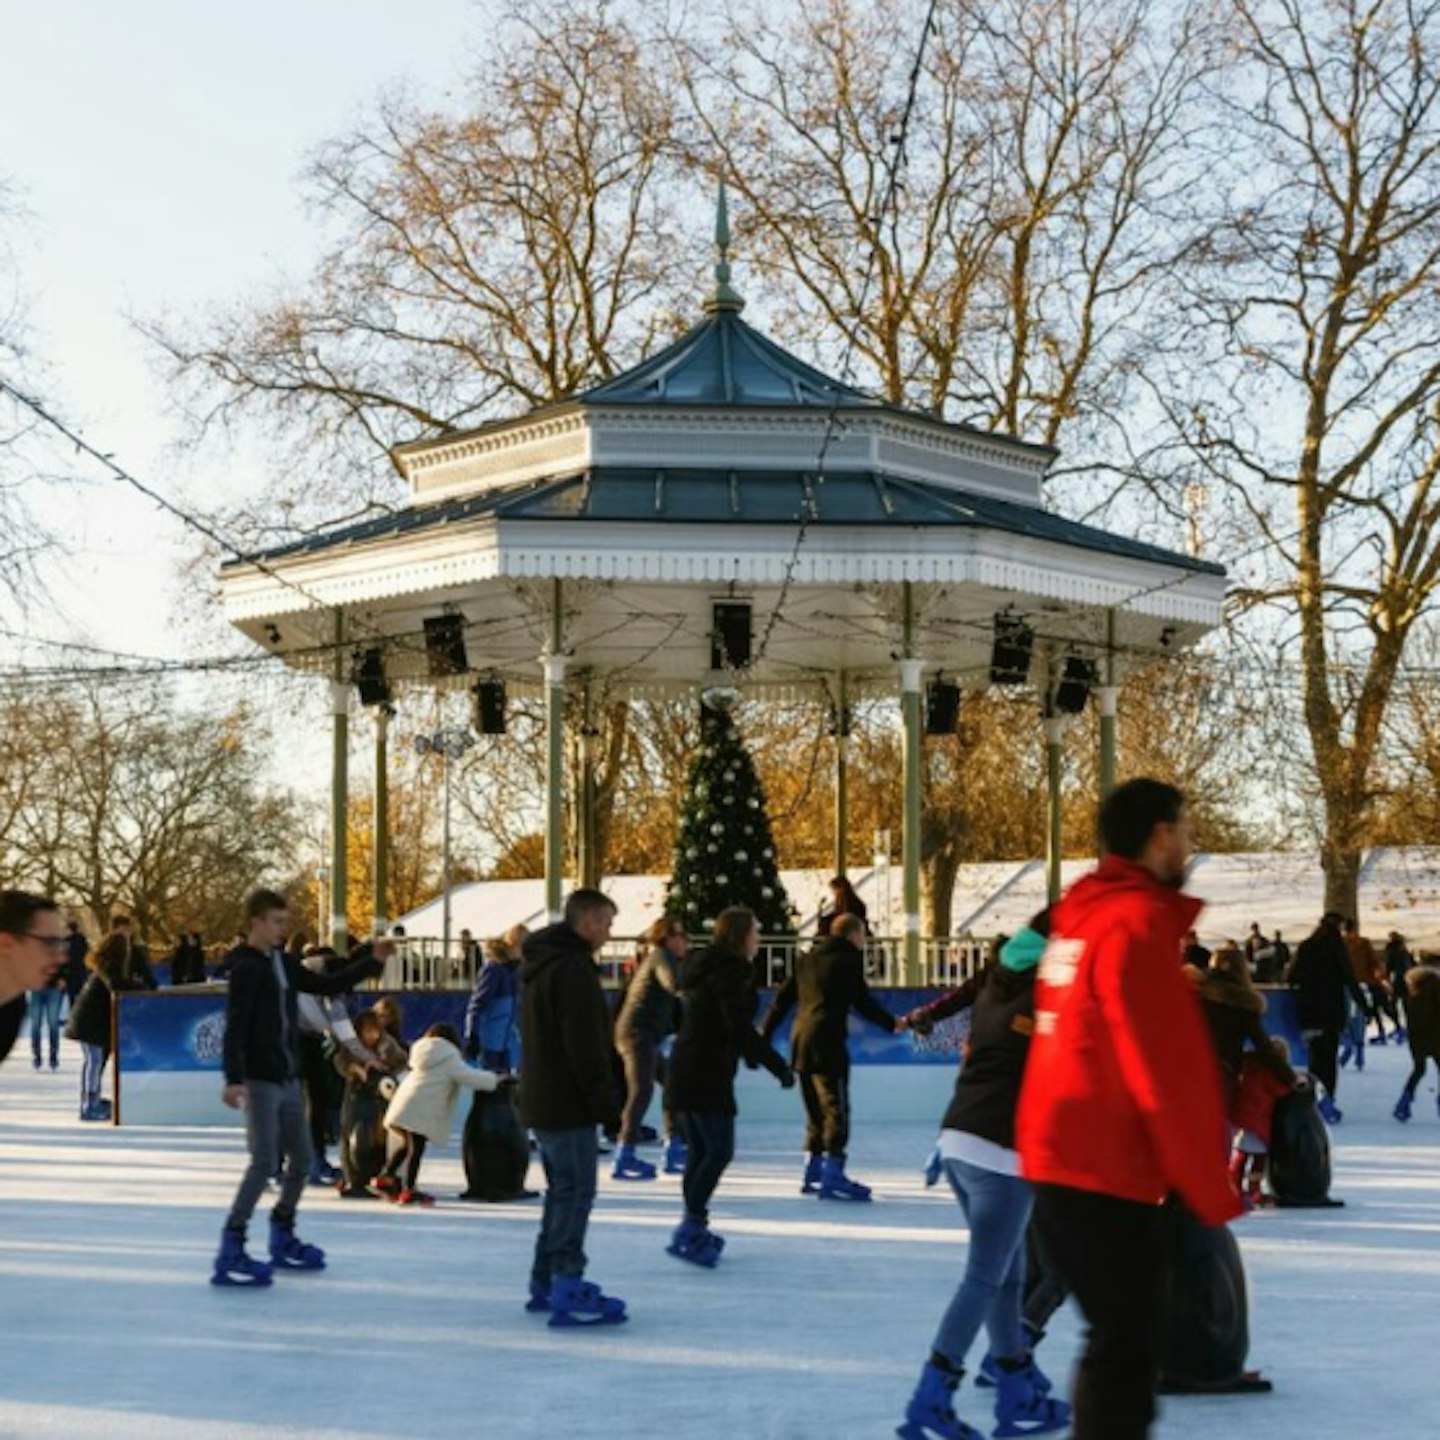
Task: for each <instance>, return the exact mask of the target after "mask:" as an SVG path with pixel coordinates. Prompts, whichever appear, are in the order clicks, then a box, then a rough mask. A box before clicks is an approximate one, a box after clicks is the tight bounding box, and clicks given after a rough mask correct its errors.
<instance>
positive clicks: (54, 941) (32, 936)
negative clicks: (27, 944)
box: [24, 930, 70, 954]
mask: <svg viewBox="0 0 1440 1440" xmlns="http://www.w3.org/2000/svg"><path fill="white" fill-rule="evenodd" d="M24 938H25V939H27V940H38V941H39V942H40V943H41V944H42V945H43V946H45V948H46V949H47V950H54V951H55V952H56V953H57V954H58V953H59V952H60V951H61V950H63V949H64V948H65V947H66V946H67V945H68V944H69V943H70V937H69V936H68V935H42V934H40V932H39V931H38V930H27V931H25V935H24Z"/></svg>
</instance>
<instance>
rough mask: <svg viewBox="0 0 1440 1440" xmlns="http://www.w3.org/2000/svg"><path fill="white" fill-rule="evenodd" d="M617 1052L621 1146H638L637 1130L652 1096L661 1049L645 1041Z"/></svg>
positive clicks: (633, 1043) (653, 1094) (634, 1041)
mask: <svg viewBox="0 0 1440 1440" xmlns="http://www.w3.org/2000/svg"><path fill="white" fill-rule="evenodd" d="M618 1048H619V1051H620V1058H621V1059H622V1060H623V1061H624V1062H625V1111H624V1113H623V1114H622V1115H621V1117H620V1143H621V1144H622V1145H638V1144H639V1143H640V1126H641V1124H642V1122H643V1121H644V1119H645V1112H646V1111H647V1110H648V1109H649V1108H650V1101H651V1100H652V1099H653V1098H654V1096H655V1074H656V1070H657V1068H658V1065H659V1060H660V1047H659V1046H658V1045H655V1044H654V1043H653V1042H651V1041H648V1040H627V1041H626V1042H625V1043H624V1044H622V1045H620V1046H619V1047H618Z"/></svg>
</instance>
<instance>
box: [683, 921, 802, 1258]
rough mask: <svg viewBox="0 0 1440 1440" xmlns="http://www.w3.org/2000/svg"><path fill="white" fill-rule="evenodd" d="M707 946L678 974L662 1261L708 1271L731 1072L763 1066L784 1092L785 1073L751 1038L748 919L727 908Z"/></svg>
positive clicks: (788, 1078)
mask: <svg viewBox="0 0 1440 1440" xmlns="http://www.w3.org/2000/svg"><path fill="white" fill-rule="evenodd" d="M714 933H715V940H714V943H713V944H711V945H707V946H706V947H705V948H704V949H703V950H698V951H695V952H694V953H693V954H691V955H688V956H687V957H686V959H685V963H684V965H683V966H682V967H681V970H680V996H681V1000H682V1002H683V1011H682V1019H681V1022H680V1033H679V1035H678V1036H677V1037H676V1040H675V1050H674V1053H673V1054H672V1055H671V1057H670V1082H669V1089H670V1104H671V1106H672V1107H673V1108H674V1110H675V1114H676V1119H677V1121H678V1123H679V1125H680V1129H681V1133H682V1134H683V1135H684V1136H685V1144H686V1157H685V1178H684V1180H683V1181H682V1182H681V1186H682V1189H683V1191H684V1194H685V1218H684V1220H683V1221H681V1223H680V1225H679V1227H678V1228H677V1229H676V1230H675V1233H674V1234H673V1235H672V1236H671V1237H670V1244H669V1246H668V1247H667V1248H668V1250H669V1252H670V1254H672V1255H674V1256H676V1257H677V1258H678V1259H680V1260H688V1261H690V1262H691V1263H692V1264H694V1265H704V1266H705V1267H707V1268H712V1267H713V1266H714V1265H715V1263H716V1261H718V1260H719V1258H720V1252H721V1250H723V1249H724V1248H725V1242H724V1240H723V1239H721V1237H720V1236H719V1235H716V1234H715V1233H714V1231H712V1230H711V1229H710V1228H709V1218H710V1209H709V1207H710V1197H711V1196H712V1195H713V1194H714V1193H715V1187H716V1186H717V1185H718V1184H719V1183H720V1177H721V1176H722V1175H723V1174H724V1173H725V1167H726V1166H727V1165H729V1163H730V1161H731V1159H732V1157H733V1156H734V1154H735V1069H736V1066H737V1065H738V1063H739V1061H740V1060H741V1059H742V1058H743V1059H744V1061H745V1063H746V1064H747V1065H750V1066H752V1067H753V1066H755V1065H763V1066H764V1067H765V1068H766V1069H767V1070H768V1071H769V1072H770V1073H771V1074H772V1075H774V1076H775V1078H776V1079H777V1080H779V1082H780V1083H781V1084H782V1085H783V1086H785V1088H786V1089H787V1090H788V1089H789V1088H790V1087H791V1086H792V1085H793V1084H794V1083H795V1076H794V1075H793V1074H792V1073H791V1071H790V1067H789V1066H788V1065H787V1064H786V1063H785V1062H784V1060H782V1059H781V1058H780V1056H779V1055H777V1054H776V1053H775V1051H774V1050H772V1049H771V1048H770V1046H769V1045H767V1044H766V1043H765V1041H764V1040H762V1039H761V1038H760V1036H759V1035H758V1034H757V1033H756V1031H755V1027H754V1025H753V1024H752V1023H751V1021H752V1017H753V1016H754V1014H755V990H754V987H753V986H752V985H751V982H750V975H751V961H753V960H754V958H755V955H756V953H757V951H758V950H759V949H760V927H759V924H758V923H757V922H756V919H755V915H754V912H753V911H750V910H747V909H745V908H744V907H743V906H740V905H734V906H731V908H730V909H728V910H725V911H722V912H721V914H720V917H719V919H717V920H716V921H715V932H714Z"/></svg>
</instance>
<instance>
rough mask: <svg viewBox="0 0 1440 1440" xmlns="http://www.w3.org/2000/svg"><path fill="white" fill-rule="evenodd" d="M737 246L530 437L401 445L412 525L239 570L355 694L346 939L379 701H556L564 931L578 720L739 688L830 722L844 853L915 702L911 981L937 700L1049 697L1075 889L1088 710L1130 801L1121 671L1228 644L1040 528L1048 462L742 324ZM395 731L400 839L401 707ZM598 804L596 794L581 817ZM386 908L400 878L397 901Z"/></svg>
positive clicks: (1215, 590) (1126, 570)
mask: <svg viewBox="0 0 1440 1440" xmlns="http://www.w3.org/2000/svg"><path fill="white" fill-rule="evenodd" d="M716 238H717V243H718V247H719V262H718V264H717V265H716V271H715V275H716V284H715V288H714V291H713V293H712V294H711V296H710V298H709V299H708V301H707V302H706V304H705V307H704V316H703V318H702V319H701V320H700V322H699V323H698V324H697V325H695V326H694V327H693V328H692V329H691V330H690V331H688V332H687V333H686V334H685V335H683V336H682V337H681V338H680V339H679V340H677V341H676V342H675V343H673V344H672V345H670V346H668V347H666V348H665V349H663V350H661V351H660V352H659V353H657V354H655V355H652V356H651V357H650V358H648V359H647V360H645V361H644V362H643V363H641V364H640V365H637V366H636V367H635V368H633V369H632V370H629V371H627V372H625V373H623V374H621V375H618V376H616V377H615V378H613V379H611V380H609V381H607V382H606V383H604V384H602V385H599V386H596V387H594V388H593V389H590V390H587V391H584V392H582V393H580V394H577V395H575V396H573V397H571V398H569V399H566V400H562V401H558V402H556V403H554V404H549V405H545V406H542V407H540V408H538V409H536V410H533V411H531V412H530V413H528V414H526V415H524V416H522V417H520V418H517V419H509V420H501V421H496V422H493V423H490V424H486V425H483V426H481V427H479V428H478V429H475V430H470V431H465V432H460V433H451V434H444V435H440V436H438V437H435V438H429V439H424V440H420V441H417V442H415V443H413V444H408V445H404V446H401V447H400V448H399V449H398V450H397V451H396V452H395V458H396V461H397V463H398V465H399V467H400V469H401V472H402V473H403V475H404V476H405V478H406V480H407V482H408V484H409V487H410V496H409V503H408V504H407V505H405V506H404V507H403V508H401V509H399V510H398V511H396V512H394V513H391V514H386V515H384V516H380V517H377V518H373V519H369V520H366V521H364V522H363V523H360V524H351V525H347V526H344V527H341V528H337V529H333V530H330V531H327V532H324V533H321V534H318V535H316V536H314V537H312V538H309V539H306V540H304V541H301V542H298V543H295V544H291V545H286V546H283V547H280V548H277V549H274V550H270V551H268V552H265V553H262V554H259V555H256V556H255V557H253V558H252V559H251V560H248V561H243V562H241V561H237V562H234V563H231V564H229V565H227V566H225V567H224V568H223V570H222V571H221V588H222V594H223V598H224V604H225V609H226V614H227V617H228V618H229V619H230V620H231V622H232V623H233V624H235V625H236V626H238V627H239V628H240V629H241V630H243V631H244V632H245V634H246V635H248V636H249V637H250V638H251V639H252V640H254V641H255V642H256V644H258V645H261V646H263V647H264V648H266V649H267V650H269V651H271V652H272V653H274V654H275V655H277V656H279V657H281V658H282V659H285V660H286V661H287V662H288V663H290V664H292V665H294V666H296V667H297V668H303V669H308V670H310V671H312V672H313V671H316V670H323V671H324V673H326V674H328V675H329V677H330V680H331V689H332V697H333V706H332V708H333V714H334V757H335V762H334V792H333V809H334V812H335V813H334V816H333V820H332V845H333V847H334V853H332V858H331V867H330V868H331V874H332V875H333V876H335V877H338V878H339V880H340V882H341V883H339V884H338V885H337V886H336V893H335V894H334V896H333V899H332V906H331V909H332V912H334V913H333V914H332V922H331V923H332V929H333V930H334V932H335V934H336V938H337V940H340V939H343V936H344V927H345V920H344V910H345V903H344V889H343V876H344V874H345V857H344V848H343V847H344V836H345V824H344V815H345V809H346V803H347V801H346V796H347V781H346V773H345V767H346V763H347V762H346V756H347V752H348V725H349V715H350V710H351V706H352V701H353V698H354V693H355V686H354V683H353V682H355V681H356V680H357V679H358V680H359V681H360V682H361V690H362V698H366V699H369V700H370V701H372V702H373V701H376V700H377V699H380V700H383V698H384V697H385V696H386V694H387V693H388V692H389V691H390V690H391V689H393V688H394V687H397V686H426V687H433V686H436V685H443V686H449V687H454V688H466V689H468V688H472V687H476V686H478V687H481V690H482V694H481V696H480V699H481V700H482V701H483V702H484V703H491V704H493V703H495V701H496V697H498V696H499V695H501V694H502V693H504V692H503V691H502V690H501V688H500V687H502V686H503V687H508V688H509V689H511V690H517V691H519V690H528V689H531V688H539V689H542V690H543V694H544V699H545V717H546V734H547V756H548V763H547V784H546V795H545V836H546V843H545V881H546V889H545V895H546V905H547V908H548V909H549V911H550V912H551V914H552V915H556V914H558V910H559V906H560V902H561V891H562V883H563V876H562V835H563V828H562V826H563V819H564V809H563V807H564V802H565V796H564V793H563V792H564V766H563V757H564V748H563V746H564V737H565V733H566V725H567V720H568V721H569V722H571V723H576V721H577V718H578V720H579V721H580V722H582V723H583V722H584V721H585V720H586V717H588V715H589V713H590V711H591V710H592V708H593V707H595V706H596V705H599V704H603V703H604V702H606V701H609V700H613V699H619V698H625V697H634V696H642V697H643V696H655V695H660V694H675V693H684V692H693V693H698V692H701V691H703V690H704V689H706V688H707V687H713V686H717V685H722V684H723V685H727V686H734V687H736V688H739V689H740V690H742V691H743V692H744V693H745V694H747V695H758V696H761V697H764V696H765V695H767V694H769V695H779V694H784V695H788V696H795V695H800V694H813V695H815V696H816V697H817V698H819V697H822V696H825V697H828V700H829V703H830V705H831V706H832V707H833V713H834V714H835V715H836V716H837V717H838V718H839V721H840V724H839V733H840V735H841V737H842V743H840V744H839V745H837V747H836V748H837V773H836V789H837V812H838V813H837V830H838V831H839V833H841V834H843V833H844V824H845V816H844V793H845V772H844V766H845V760H844V753H845V745H844V743H843V735H844V728H845V720H844V717H845V716H846V714H847V705H848V702H849V701H850V700H851V699H853V698H855V697H858V696H861V695H872V696H873V695H877V694H895V695H898V698H899V702H900V710H901V717H902V728H903V755H904V772H903V791H904V806H903V824H902V844H901V856H902V872H903V908H904V916H905V919H904V926H905V937H904V954H905V973H906V978H907V980H908V981H909V982H910V983H914V981H915V980H916V979H917V978H918V965H919V955H920V814H921V762H922V757H921V734H922V699H923V696H924V692H925V689H926V687H927V685H928V684H934V683H935V682H936V681H941V682H943V683H944V684H949V685H956V686H961V687H974V686H976V685H985V684H990V683H1012V684H1028V685H1030V686H1032V687H1033V689H1034V690H1035V692H1036V693H1037V697H1038V703H1039V704H1040V705H1041V707H1042V709H1043V711H1044V713H1045V715H1046V717H1047V722H1046V743H1047V749H1048V752H1049V767H1050V777H1051V787H1050V788H1051V824H1050V844H1049V862H1050V872H1049V873H1050V877H1051V885H1052V891H1053V887H1054V886H1055V885H1057V884H1058V876H1059V868H1058V867H1059V858H1060V855H1059V814H1060V806H1059V781H1060V743H1061V736H1062V732H1063V725H1064V723H1065V716H1066V713H1067V712H1073V711H1074V710H1075V709H1076V708H1078V706H1083V705H1084V703H1085V700H1086V696H1087V693H1089V692H1090V691H1092V690H1093V692H1094V694H1095V697H1096V700H1097V703H1098V705H1099V711H1100V744H1101V778H1102V785H1105V786H1108V785H1109V784H1111V783H1113V778H1114V763H1115V759H1114V757H1115V699H1116V694H1117V686H1118V681H1119V678H1120V674H1121V669H1122V667H1123V665H1124V664H1127V663H1131V664H1133V663H1135V662H1136V661H1137V660H1143V659H1145V658H1146V657H1151V656H1157V657H1158V656H1163V655H1167V654H1174V653H1176V652H1177V651H1178V650H1179V649H1181V648H1182V647H1184V646H1186V645H1189V644H1192V643H1193V642H1194V641H1195V640H1196V639H1198V638H1199V637H1200V636H1201V635H1203V634H1204V633H1205V632H1206V631H1207V630H1209V629H1211V628H1212V627H1214V626H1215V625H1217V624H1218V623H1219V620H1220V616H1221V606H1222V602H1223V598H1224V592H1225V574H1224V571H1223V570H1222V569H1221V568H1220V567H1218V566H1216V565H1213V564H1210V563H1207V562H1204V561H1200V560H1197V559H1193V558H1191V557H1189V556H1186V555H1183V554H1177V553H1174V552H1171V551H1168V550H1164V549H1160V548H1157V547H1155V546H1152V545H1149V544H1146V543H1143V542H1141V541H1138V540H1135V539H1131V538H1128V537H1126V536H1122V535H1117V534H1112V533H1109V532H1106V531H1104V530H1100V529H1097V528H1094V527H1092V526H1087V525H1082V524H1078V523H1076V522H1074V521H1070V520H1066V519H1064V518H1062V517H1060V516H1058V515H1056V514H1054V513H1052V512H1051V511H1049V510H1047V509H1046V507H1045V503H1044V497H1043V493H1042V482H1043V480H1044V476H1045V474H1046V471H1047V469H1048V468H1049V466H1050V465H1051V464H1052V463H1053V461H1054V459H1055V455H1056V452H1055V451H1054V450H1052V449H1050V448H1047V447H1044V446H1038V445H1034V444H1029V443H1026V442H1024V441H1021V440H1018V439H1015V438H1012V437H1009V436H1005V435H998V434H993V433H990V432H988V431H983V430H979V429H976V428H972V427H969V426H966V425H961V424H952V423H948V422H945V421H942V420H938V419H936V418H935V417H933V416H931V415H927V414H922V413H919V412H914V411H909V410H904V409H900V408H897V407H895V406H893V405H889V404H886V403H883V402H882V401H880V400H877V399H875V398H874V397H872V396H870V395H868V394H865V393H864V392H862V391H860V390H858V389H855V388H853V387H851V386H849V385H846V384H843V383H841V382H840V381H838V380H835V379H833V378H831V377H829V376H827V375H825V374H822V373H821V372H820V371H818V370H816V369H814V368H812V367H811V366H809V365H807V364H805V363H804V362H803V361H801V360H799V359H798V358H797V357H795V356H794V355H791V354H789V353H788V352H787V351H785V350H784V349H782V348H781V347H780V346H778V345H777V344H775V343H774V342H773V341H772V340H770V339H768V338H767V337H766V336H765V335H763V334H761V333H760V332H759V331H758V330H756V329H755V328H753V327H752V326H751V325H749V324H747V323H746V322H745V321H744V320H743V319H742V318H741V312H742V310H743V308H744V302H743V301H742V300H741V298H740V296H739V295H738V294H737V293H736V292H735V290H734V289H733V288H732V287H731V284H730V268H729V264H728V260H727V249H728V231H727V226H726V223H725V215H724V204H723V197H722V203H721V209H720V219H719V224H718V225H717V237H716ZM486 687H488V689H487V688H486ZM950 693H952V694H953V693H954V692H953V691H952V692H950ZM1077 700H1078V706H1077ZM373 713H374V714H375V715H376V736H377V829H378V828H379V827H380V824H381V823H382V822H381V821H380V819H379V816H380V813H381V812H382V810H383V782H384V774H385V744H386V738H385V737H386V714H387V711H386V707H385V706H384V705H383V704H377V705H374V706H373ZM585 748H586V747H584V746H583V745H582V747H581V754H582V757H583V756H584V754H585ZM588 789H589V787H588V785H587V784H586V783H585V781H584V779H583V778H582V781H581V783H580V784H579V785H578V786H577V787H576V791H577V793H576V796H575V801H576V803H578V804H579V805H580V806H582V807H583V805H584V797H585V795H586V793H587V791H588ZM580 820H581V824H580V826H579V832H580V834H581V835H582V836H583V835H584V834H586V833H587V828H588V827H587V826H586V825H585V824H584V817H583V814H582V815H581V816H580ZM378 838H379V837H378V836H377V839H378ZM384 848H385V847H384V845H383V843H380V844H377V851H378V852H379V853H380V854H381V855H383V853H384ZM579 878H580V880H581V881H582V883H594V881H595V880H596V879H598V858H597V857H596V856H595V855H594V854H593V850H592V851H591V853H588V854H587V853H586V852H585V850H584V848H583V847H582V854H581V874H580V877H579ZM384 890H385V884H384V876H383V872H382V873H381V874H379V875H377V896H382V897H383V895H384ZM377 907H383V900H377Z"/></svg>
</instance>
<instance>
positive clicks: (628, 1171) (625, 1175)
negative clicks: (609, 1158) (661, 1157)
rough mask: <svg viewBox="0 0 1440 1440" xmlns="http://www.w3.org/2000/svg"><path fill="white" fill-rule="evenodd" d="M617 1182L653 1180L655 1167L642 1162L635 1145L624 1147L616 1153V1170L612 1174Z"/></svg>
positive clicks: (645, 1161) (647, 1162) (646, 1161)
mask: <svg viewBox="0 0 1440 1440" xmlns="http://www.w3.org/2000/svg"><path fill="white" fill-rule="evenodd" d="M610 1173H611V1174H612V1175H613V1176H614V1177H615V1179H617V1180H653V1179H654V1178H655V1167H654V1166H653V1165H652V1164H651V1163H650V1162H649V1161H648V1160H642V1159H641V1158H640V1157H639V1156H638V1155H637V1154H636V1153H635V1147H634V1146H633V1145H622V1146H621V1147H620V1148H619V1150H617V1151H616V1152H615V1168H614V1170H612V1171H611V1172H610Z"/></svg>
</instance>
